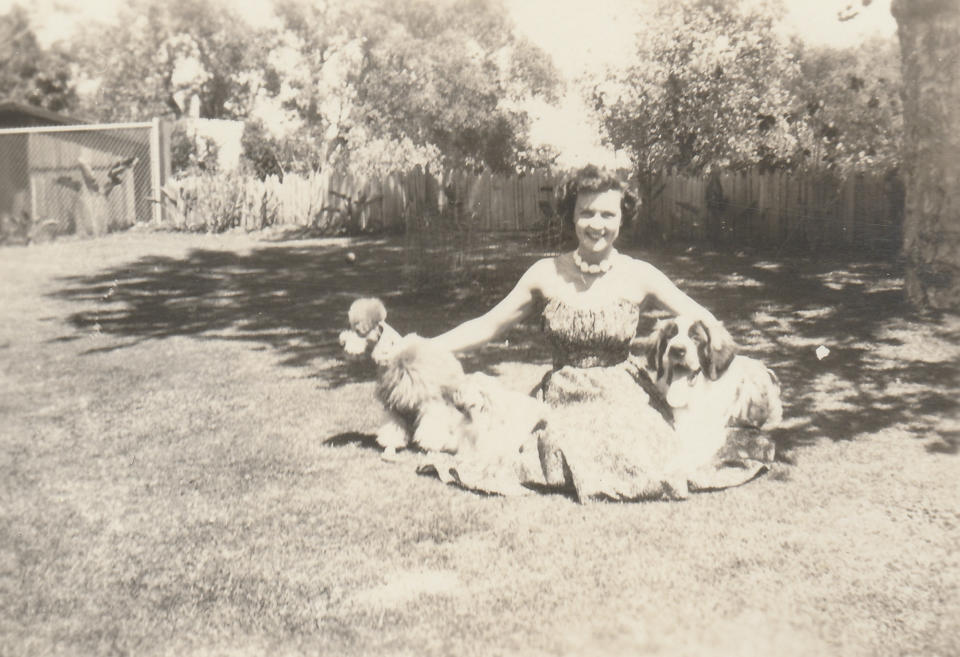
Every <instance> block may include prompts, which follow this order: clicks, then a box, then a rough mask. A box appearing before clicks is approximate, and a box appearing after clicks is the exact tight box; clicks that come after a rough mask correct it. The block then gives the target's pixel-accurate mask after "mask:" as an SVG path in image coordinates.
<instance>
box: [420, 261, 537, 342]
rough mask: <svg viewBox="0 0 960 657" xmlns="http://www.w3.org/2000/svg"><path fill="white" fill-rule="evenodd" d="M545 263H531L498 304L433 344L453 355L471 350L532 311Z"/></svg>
mask: <svg viewBox="0 0 960 657" xmlns="http://www.w3.org/2000/svg"><path fill="white" fill-rule="evenodd" d="M548 262H549V261H548V260H541V261H539V262H537V263H535V264H534V265H533V266H532V267H530V269H528V270H527V271H526V272H524V274H523V276H521V277H520V280H519V281H518V282H517V284H516V285H515V286H514V288H513V289H512V290H510V293H509V294H507V296H505V297H504V298H503V299H502V300H501V301H500V303H498V304H497V305H495V306H494V307H493V308H491V309H490V310H488V311H487V312H486V313H484V314H483V315H481V316H480V317H476V318H474V319H471V320H468V321H466V322H464V323H463V324H460V325H459V326H457V327H455V328H453V329H450V330H449V331H447V332H446V333H444V334H442V335H438V336H437V337H435V338H433V342H435V343H436V344H438V345H440V346H442V347H443V348H445V349H448V350H450V351H453V352H462V351H469V350H471V349H475V348H476V347H479V346H481V345H484V344H486V343H487V342H489V341H490V340H493V339H494V338H495V337H497V336H498V335H500V334H501V333H503V332H504V331H506V330H508V329H510V328H511V327H513V326H514V325H515V324H516V323H517V322H519V321H520V320H522V319H523V318H524V317H526V316H527V315H528V314H529V313H530V311H531V310H532V309H533V305H534V298H535V293H536V292H537V291H538V290H539V289H540V277H541V276H542V271H543V268H544V267H545V266H546V263H548Z"/></svg>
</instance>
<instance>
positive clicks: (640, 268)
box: [621, 254, 663, 275]
mask: <svg viewBox="0 0 960 657" xmlns="http://www.w3.org/2000/svg"><path fill="white" fill-rule="evenodd" d="M621 255H622V256H623V258H624V259H625V260H626V262H627V266H628V267H630V269H631V272H632V273H634V274H640V275H643V274H648V275H649V274H653V275H656V274H662V273H663V272H661V271H660V270H659V269H658V268H657V267H656V265H653V264H651V263H649V262H647V261H646V260H641V259H640V258H635V257H633V256H629V255H625V254H621Z"/></svg>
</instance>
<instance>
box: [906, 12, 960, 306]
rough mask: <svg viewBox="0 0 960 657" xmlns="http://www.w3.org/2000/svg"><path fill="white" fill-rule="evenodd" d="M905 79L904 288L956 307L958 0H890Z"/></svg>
mask: <svg viewBox="0 0 960 657" xmlns="http://www.w3.org/2000/svg"><path fill="white" fill-rule="evenodd" d="M892 12H893V16H894V18H896V20H897V26H898V28H899V30H898V31H899V36H900V51H901V57H902V67H903V81H904V105H903V123H904V162H905V164H906V166H905V167H904V168H905V171H906V184H907V194H906V217H905V219H904V234H903V252H904V255H905V256H906V260H907V271H906V289H907V297H908V298H909V300H910V301H911V302H912V303H913V304H915V305H917V306H919V307H926V308H933V309H940V310H960V2H958V1H957V0H893V3H892Z"/></svg>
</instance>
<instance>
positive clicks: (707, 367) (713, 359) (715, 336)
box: [690, 322, 737, 381]
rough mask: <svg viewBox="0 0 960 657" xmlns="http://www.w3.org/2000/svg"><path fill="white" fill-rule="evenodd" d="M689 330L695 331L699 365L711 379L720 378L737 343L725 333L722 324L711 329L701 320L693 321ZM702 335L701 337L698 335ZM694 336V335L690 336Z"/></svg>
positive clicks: (735, 352) (732, 355) (730, 359)
mask: <svg viewBox="0 0 960 657" xmlns="http://www.w3.org/2000/svg"><path fill="white" fill-rule="evenodd" d="M690 330H691V332H694V331H696V332H697V334H698V337H696V338H695V339H696V340H697V355H698V356H699V357H700V367H701V368H702V369H703V372H704V373H705V374H706V375H707V378H709V379H710V380H711V381H716V380H717V379H718V378H720V375H721V374H723V373H724V372H725V371H726V370H727V368H728V367H730V363H731V362H733V357H734V356H736V355H737V345H736V344H735V343H734V341H733V338H732V337H730V334H729V333H727V330H726V329H725V328H723V326H722V325H719V324H717V325H715V327H714V328H713V330H712V331H711V329H710V328H708V327H707V325H706V324H705V323H703V322H695V323H694V324H693V326H691V327H690ZM701 335H702V337H700V336H701ZM691 337H694V336H691Z"/></svg>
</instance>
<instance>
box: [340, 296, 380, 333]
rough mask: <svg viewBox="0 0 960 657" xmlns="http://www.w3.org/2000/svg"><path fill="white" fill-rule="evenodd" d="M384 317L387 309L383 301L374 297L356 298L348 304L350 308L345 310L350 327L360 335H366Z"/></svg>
mask: <svg viewBox="0 0 960 657" xmlns="http://www.w3.org/2000/svg"><path fill="white" fill-rule="evenodd" d="M385 319H387V309H386V307H384V305H383V302H382V301H380V299H376V298H365V299H357V300H356V301H354V302H353V303H352V304H350V310H348V311H347V320H348V321H349V322H350V328H351V329H353V330H354V331H356V332H357V333H358V334H360V335H367V334H368V333H370V332H371V331H372V330H373V329H375V328H376V327H377V324H379V323H380V322H382V321H384V320H385Z"/></svg>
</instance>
